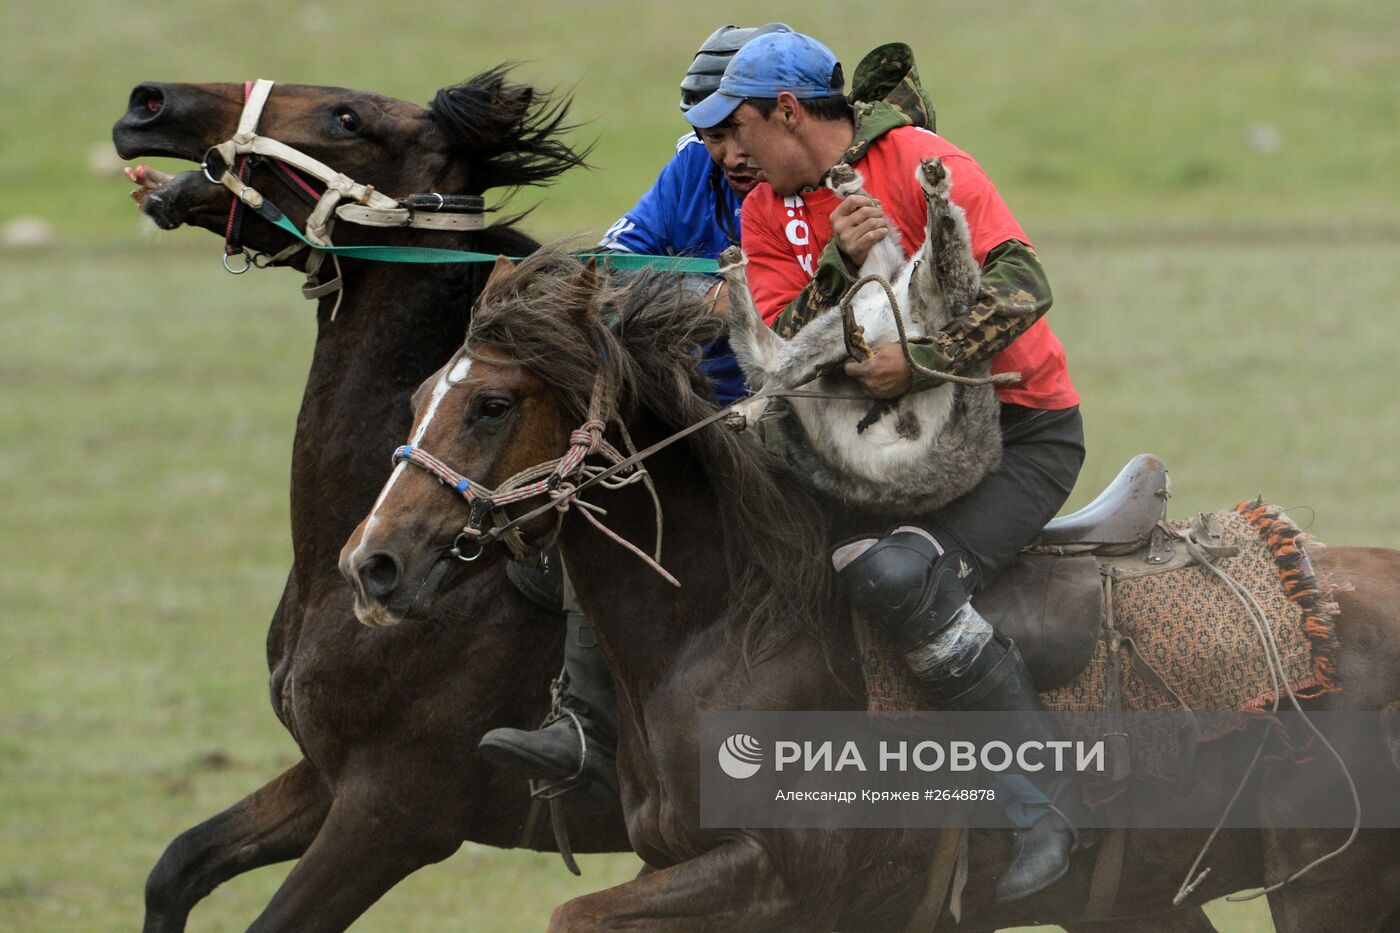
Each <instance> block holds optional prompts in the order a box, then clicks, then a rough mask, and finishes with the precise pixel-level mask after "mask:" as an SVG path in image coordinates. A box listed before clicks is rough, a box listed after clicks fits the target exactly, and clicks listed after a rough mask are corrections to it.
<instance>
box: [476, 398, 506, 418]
mask: <svg viewBox="0 0 1400 933" xmlns="http://www.w3.org/2000/svg"><path fill="white" fill-rule="evenodd" d="M508 411H510V403H509V402H506V401H503V400H501V399H498V398H493V399H487V400H486V401H484V402H482V403H481V408H480V409H478V410H477V415H479V416H480V417H482V418H493V419H494V418H504V417H505V414H506V412H508Z"/></svg>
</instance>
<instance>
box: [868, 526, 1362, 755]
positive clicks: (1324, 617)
mask: <svg viewBox="0 0 1400 933" xmlns="http://www.w3.org/2000/svg"><path fill="white" fill-rule="evenodd" d="M1217 523H1218V527H1219V529H1220V532H1221V534H1220V540H1221V543H1222V544H1223V545H1226V546H1229V547H1233V548H1236V549H1237V551H1238V553H1237V554H1235V556H1232V557H1221V558H1219V559H1218V560H1217V565H1218V566H1219V567H1220V569H1222V570H1223V571H1225V572H1226V573H1228V574H1229V575H1230V576H1231V577H1232V578H1234V579H1235V580H1236V581H1237V582H1238V583H1239V584H1241V585H1242V586H1243V587H1244V589H1245V590H1246V591H1248V592H1249V593H1250V594H1251V595H1252V596H1253V598H1254V599H1255V600H1256V601H1257V602H1258V604H1259V605H1260V607H1261V608H1262V609H1263V610H1264V613H1265V615H1266V617H1267V619H1268V623H1269V627H1270V628H1271V629H1272V632H1273V637H1274V640H1275V641H1276V642H1277V644H1278V648H1279V653H1280V655H1281V658H1282V661H1283V670H1284V671H1286V673H1287V676H1288V682H1289V684H1290V686H1292V688H1293V690H1294V692H1295V693H1296V694H1297V695H1298V696H1300V697H1302V696H1319V695H1321V694H1324V693H1330V692H1334V691H1337V690H1339V689H1340V684H1339V683H1338V679H1337V676H1336V672H1335V671H1334V669H1333V653H1334V651H1335V649H1336V638H1335V635H1334V634H1333V624H1334V621H1335V617H1336V614H1337V611H1338V610H1337V606H1336V604H1335V603H1334V602H1333V601H1332V599H1331V595H1330V591H1329V590H1328V589H1327V588H1325V587H1324V586H1323V585H1322V584H1321V583H1319V581H1318V579H1317V577H1316V575H1315V574H1314V573H1313V570H1312V567H1311V565H1310V563H1309V561H1308V556H1307V550H1306V547H1307V544H1308V542H1307V540H1306V536H1305V535H1303V533H1302V532H1301V530H1300V529H1299V528H1298V526H1297V525H1295V524H1294V523H1293V522H1292V520H1291V519H1289V518H1288V516H1287V515H1285V514H1284V513H1283V512H1282V511H1281V510H1279V509H1276V508H1273V507H1270V506H1267V505H1265V504H1264V503H1263V502H1262V501H1260V500H1255V501H1253V502H1242V503H1240V504H1239V505H1237V506H1236V507H1235V508H1234V509H1230V510H1225V511H1220V512H1217V513H1215V514H1214V516H1213V523H1212V524H1217ZM1189 525H1190V521H1189V520H1183V521H1177V522H1173V523H1171V524H1170V526H1169V527H1171V528H1172V529H1173V531H1175V532H1178V533H1181V532H1184V531H1185V530H1186V529H1187V528H1188V526H1189ZM1314 546H1316V545H1314ZM1124 564H1125V562H1124V559H1122V558H1112V559H1104V560H1102V561H1101V571H1102V572H1103V573H1104V574H1105V575H1106V576H1108V575H1112V576H1114V577H1115V579H1114V580H1113V583H1112V596H1113V599H1112V606H1113V625H1114V627H1115V629H1116V631H1117V634H1118V635H1119V636H1121V637H1122V638H1123V639H1125V640H1127V639H1131V643H1132V645H1134V646H1135V647H1136V650H1137V652H1138V653H1139V655H1140V656H1141V658H1142V660H1144V661H1146V662H1147V664H1148V665H1150V666H1151V668H1152V669H1154V670H1155V671H1156V672H1157V674H1158V675H1160V677H1161V680H1162V681H1163V682H1164V683H1165V685H1166V686H1168V687H1169V688H1170V689H1171V691H1172V692H1173V693H1175V694H1176V696H1177V697H1179V698H1180V700H1181V701H1182V702H1183V703H1184V704H1185V705H1186V706H1187V707H1189V708H1190V709H1191V710H1194V711H1196V712H1204V711H1241V712H1251V711H1258V710H1262V709H1264V708H1266V707H1268V706H1269V705H1271V703H1272V701H1273V680H1272V678H1271V675H1270V673H1269V665H1268V662H1267V660H1266V658H1265V655H1264V652H1263V648H1262V645H1261V644H1260V639H1259V634H1258V631H1257V630H1256V628H1255V625H1254V622H1253V621H1252V620H1251V618H1250V615H1249V613H1248V612H1247V610H1246V609H1245V608H1244V606H1243V605H1241V603H1240V600H1239V599H1238V598H1237V597H1236V596H1235V595H1233V594H1232V593H1231V592H1230V590H1229V588H1228V586H1227V585H1226V584H1225V583H1224V582H1223V581H1221V580H1220V579H1219V578H1217V577H1216V576H1215V575H1214V574H1212V573H1210V572H1209V571H1208V570H1207V569H1205V568H1203V567H1201V566H1200V565H1198V564H1195V563H1190V564H1186V565H1185V566H1176V567H1174V568H1173V569H1165V570H1153V569H1150V568H1148V567H1147V565H1146V564H1145V563H1144V564H1143V565H1142V566H1143V568H1144V569H1143V571H1142V572H1141V573H1140V574H1133V573H1128V574H1123V573H1118V572H1115V568H1121V567H1123V566H1124ZM855 626H856V635H857V641H858V642H859V644H860V646H861V652H862V660H863V664H864V670H865V680H866V692H867V699H868V709H869V711H870V712H872V713H886V714H887V713H894V712H902V711H909V710H920V709H924V710H927V709H936V708H937V706H936V703H935V702H934V701H933V699H932V697H931V696H930V694H929V692H928V689H927V687H926V685H924V684H923V683H922V682H920V681H919V680H917V679H916V678H914V677H913V675H912V674H910V672H909V669H908V667H907V665H906V664H905V663H904V659H903V657H902V656H901V655H900V653H899V652H898V650H897V649H895V648H894V647H893V646H892V645H891V644H889V643H888V642H887V641H886V640H885V638H884V636H883V635H882V633H880V632H879V631H876V630H874V629H872V628H871V627H869V626H868V625H867V624H866V623H865V622H864V621H863V620H861V619H859V618H857V619H856V621H855ZM1107 636H1108V632H1107V630H1105V637H1102V638H1100V639H1099V642H1098V644H1097V646H1096V647H1095V650H1094V653H1093V656H1092V658H1091V660H1090V662H1089V664H1088V666H1087V667H1085V668H1084V670H1083V671H1081V672H1080V674H1079V676H1078V677H1076V678H1075V679H1074V680H1072V681H1070V682H1069V683H1068V684H1066V685H1064V686H1062V687H1059V688H1057V689H1055V690H1051V691H1048V692H1045V693H1042V694H1041V699H1042V700H1043V701H1044V703H1045V705H1046V708H1048V709H1051V710H1056V711H1064V712H1071V713H1086V714H1097V713H1102V712H1103V711H1104V710H1105V708H1106V696H1107V692H1108V682H1107V678H1108V676H1109V673H1110V670H1111V669H1112V667H1113V666H1112V665H1110V663H1109V652H1110V648H1109V638H1108V637H1107ZM1120 650H1122V651H1124V652H1125V655H1124V656H1123V658H1122V661H1121V664H1120V665H1118V667H1119V677H1120V683H1121V690H1122V694H1121V704H1122V708H1123V710H1124V711H1125V712H1129V713H1131V712H1154V711H1161V712H1169V711H1173V710H1178V709H1180V706H1179V705H1178V703H1177V701H1176V699H1174V698H1173V697H1172V696H1171V694H1169V693H1167V692H1164V691H1163V690H1162V689H1161V687H1160V685H1158V684H1156V683H1154V682H1153V678H1152V677H1151V676H1145V675H1144V672H1143V670H1142V668H1141V667H1140V665H1138V664H1137V663H1135V662H1134V660H1133V659H1132V658H1130V657H1128V656H1127V655H1126V651H1127V649H1126V648H1122V649H1120ZM1089 718H1096V717H1089ZM1086 721H1088V719H1086ZM1230 721H1231V719H1230V718H1226V719H1223V720H1222V719H1221V718H1220V717H1213V718H1212V722H1213V724H1214V726H1213V728H1211V729H1205V730H1203V731H1202V732H1201V733H1200V734H1198V740H1199V741H1208V740H1210V739H1212V738H1218V737H1219V736H1221V735H1223V734H1224V733H1225V732H1227V731H1229V728H1230V726H1229V725H1222V723H1229V722H1230ZM1083 737H1084V738H1097V737H1098V736H1088V735H1085V736H1083ZM1172 742H1174V739H1173V740H1170V741H1167V742H1164V741H1158V740H1157V737H1137V736H1135V737H1133V740H1132V741H1131V743H1130V744H1131V756H1130V760H1131V762H1132V766H1133V768H1134V770H1137V771H1139V773H1141V772H1143V771H1146V772H1148V773H1150V774H1153V775H1156V776H1160V777H1166V776H1168V775H1170V774H1171V772H1172V768H1173V765H1174V762H1175V759H1176V755H1175V748H1174V745H1173V746H1172V747H1171V748H1165V747H1163V746H1164V744H1171V743H1172Z"/></svg>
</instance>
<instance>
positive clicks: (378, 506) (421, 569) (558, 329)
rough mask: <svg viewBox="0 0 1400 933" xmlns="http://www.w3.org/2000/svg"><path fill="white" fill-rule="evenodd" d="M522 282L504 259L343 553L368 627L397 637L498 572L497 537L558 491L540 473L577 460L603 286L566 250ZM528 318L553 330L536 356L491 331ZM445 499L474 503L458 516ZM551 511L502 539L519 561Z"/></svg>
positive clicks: (541, 258) (426, 390)
mask: <svg viewBox="0 0 1400 933" xmlns="http://www.w3.org/2000/svg"><path fill="white" fill-rule="evenodd" d="M521 269H522V270H523V271H520V272H517V271H516V267H515V266H513V265H512V264H511V263H510V262H509V261H508V260H506V259H504V258H501V259H498V260H497V264H496V268H495V269H494V270H493V272H492V275H491V279H490V281H489V282H488V283H487V286H486V289H485V290H484V291H483V293H482V297H481V301H480V303H479V304H478V306H477V308H476V309H475V311H474V314H473V322H474V324H473V328H472V332H471V333H469V335H468V338H467V342H466V344H465V345H464V346H463V347H462V349H461V350H459V351H458V352H457V354H455V355H454V356H453V358H452V359H450V360H448V362H447V363H446V365H444V366H443V367H442V368H441V369H439V370H438V371H437V372H436V373H434V374H433V375H432V376H430V377H429V378H428V379H427V381H425V382H424V383H423V384H422V386H420V387H419V389H418V391H417V392H416V393H415V394H414V396H413V407H414V421H413V427H412V428H411V430H410V435H409V438H408V440H407V442H406V444H405V445H404V446H403V447H401V448H400V449H399V451H398V452H397V453H396V454H395V460H396V465H395V468H394V471H393V473H392V474H391V475H390V477H389V480H388V482H387V483H386V484H385V486H384V488H383V490H382V491H381V493H380V495H379V498H378V500H377V501H376V502H375V504H374V508H373V509H371V510H370V513H369V515H368V516H366V518H365V519H364V521H362V522H361V523H360V525H359V526H358V527H357V528H356V529H355V531H354V533H353V534H352V535H351V537H350V539H349V541H348V542H347V543H346V545H345V547H344V549H343V550H342V552H341V557H340V569H341V573H342V574H343V575H344V576H345V578H346V579H347V580H348V581H349V582H350V585H351V586H352V587H353V588H354V590H355V611H356V615H357V616H358V617H359V619H360V621H362V622H364V623H366V624H370V625H393V624H396V623H398V622H400V621H402V620H403V619H404V618H405V617H406V616H408V615H409V614H410V612H411V611H413V610H423V609H426V608H427V606H428V605H429V604H430V603H431V601H432V600H433V598H434V597H435V596H436V595H437V593H438V592H439V591H440V590H442V589H443V587H444V585H451V586H455V585H457V584H459V583H460V582H461V581H462V580H465V579H468V578H470V577H471V576H473V575H474V574H475V573H477V572H479V570H480V569H482V568H484V567H487V566H490V565H491V564H492V563H494V562H495V561H496V560H498V559H500V558H501V557H502V556H503V552H504V551H505V550H506V548H503V547H498V546H494V543H495V540H496V538H495V536H494V534H493V532H494V531H495V530H496V529H498V528H499V527H500V526H501V525H503V524H505V523H507V522H509V521H511V517H512V516H515V515H519V514H521V513H522V512H525V511H528V510H530V509H531V508H534V507H538V506H539V505H540V504H541V503H547V502H549V501H550V498H549V496H550V492H552V491H557V490H559V489H560V488H561V487H560V482H559V481H551V480H550V479H549V475H548V473H549V471H548V469H546V470H545V471H544V472H543V473H542V474H541V475H540V476H534V475H533V473H531V472H530V471H531V468H532V467H537V466H539V465H541V464H545V465H546V466H547V467H549V466H552V465H553V464H554V461H556V460H557V459H558V458H560V456H561V454H563V453H565V452H566V450H567V449H568V447H569V442H570V429H571V428H573V427H576V426H577V425H578V424H581V423H583V421H582V418H583V417H585V416H581V415H580V412H579V408H578V401H577V400H578V398H579V395H578V392H579V387H580V386H582V385H583V384H585V383H586V384H589V385H592V384H593V383H594V382H595V381H596V378H595V377H596V373H595V364H596V363H597V356H596V355H595V354H593V353H592V352H591V350H590V349H589V344H588V343H587V342H586V341H587V338H586V336H585V333H584V331H583V330H582V329H581V328H582V327H583V326H585V324H584V322H585V321H586V320H587V317H586V315H587V309H588V307H589V305H590V296H591V295H592V293H593V290H594V288H595V287H596V284H597V273H596V271H595V270H594V269H593V267H592V266H581V265H580V264H579V263H578V262H577V261H576V260H574V259H573V258H572V257H570V256H569V255H568V254H567V253H566V252H564V251H562V250H560V249H557V248H555V249H547V250H545V251H543V252H542V253H541V254H537V255H536V256H535V257H532V258H531V259H529V260H526V262H525V263H524V264H523V265H522V267H521ZM562 308H574V309H581V311H582V314H580V315H578V316H575V315H571V314H569V313H559V310H558V309H562ZM528 316H535V317H536V318H538V319H540V320H541V321H544V320H546V319H547V325H546V326H545V327H544V328H542V329H540V330H539V331H538V333H540V334H541V335H543V336H544V339H543V340H541V341H540V342H539V343H537V344H530V343H528V342H522V341H516V340H512V338H511V337H510V335H509V334H505V333H498V332H493V331H492V328H491V321H493V320H497V321H499V320H501V319H505V318H520V317H528ZM476 322H484V323H483V325H482V326H477V325H476ZM551 343H552V344H554V346H550V345H549V344H551ZM561 348H563V349H562V350H561ZM570 351H572V353H571V352H570ZM521 360H526V361H529V364H528V365H526V364H525V363H522V362H521ZM542 371H547V372H548V373H549V374H550V378H549V379H548V380H545V379H544V378H542V377H541V375H540V374H539V373H540V372H542ZM565 386H569V387H572V389H573V391H572V392H570V391H568V390H566V389H565V388H564V387H565ZM571 400H572V402H571ZM584 407H586V402H585V403H584ZM415 466H417V467H421V468H422V469H414V467H415ZM522 476H523V477H525V478H524V480H522V481H521V482H513V481H512V480H513V479H519V478H521V477H522ZM444 486H446V487H447V488H446V490H444V488H443V487H444ZM444 492H447V493H450V494H452V495H454V497H457V498H459V499H461V500H464V501H461V502H460V503H459V504H458V505H456V506H454V505H453V504H452V503H451V502H449V501H447V499H446V497H445V496H444ZM545 512H546V513H545V514H540V515H536V516H534V517H533V518H530V519H529V520H527V521H524V522H522V523H521V524H519V525H517V526H514V527H513V529H512V532H511V534H510V535H509V536H508V537H506V538H505V539H504V543H506V544H507V545H508V546H509V547H510V549H511V550H514V551H516V553H517V556H523V555H525V554H527V553H529V554H533V553H534V552H535V551H536V550H537V546H538V545H539V544H540V542H542V541H545V540H546V539H548V538H549V537H550V535H551V532H552V531H553V530H554V529H555V527H556V524H557V521H558V514H557V513H555V512H554V510H552V509H547V510H545Z"/></svg>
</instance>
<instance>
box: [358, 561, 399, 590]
mask: <svg viewBox="0 0 1400 933" xmlns="http://www.w3.org/2000/svg"><path fill="white" fill-rule="evenodd" d="M399 576H400V573H399V562H398V561H397V560H395V559H394V557H393V555H390V554H384V553H379V554H371V555H370V556H369V557H366V558H365V561H364V563H362V564H361V565H360V579H361V580H363V581H364V583H365V590H366V591H367V592H368V593H369V595H371V596H373V597H374V598H375V599H384V598H385V597H386V596H388V595H390V594H391V593H393V592H394V590H396V589H398V586H399Z"/></svg>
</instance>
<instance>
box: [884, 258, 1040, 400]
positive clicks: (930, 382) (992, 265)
mask: <svg viewBox="0 0 1400 933" xmlns="http://www.w3.org/2000/svg"><path fill="white" fill-rule="evenodd" d="M1053 300H1054V299H1053V297H1052V296H1051V294H1050V282H1049V280H1048V279H1046V277H1045V270H1044V269H1043V268H1042V267H1041V265H1040V260H1039V258H1037V257H1036V254H1035V250H1034V249H1032V248H1031V247H1029V246H1027V245H1026V244H1024V243H1021V242H1018V241H1016V240H1007V241H1006V242H1005V243H1002V244H1001V245H1000V246H997V247H996V248H995V249H993V250H992V251H991V252H990V253H988V254H987V261H986V262H985V263H984V264H983V266H982V287H981V290H980V291H979V292H978V294H977V298H976V300H975V301H973V303H972V307H971V308H970V309H969V310H968V313H967V314H965V315H961V316H959V317H957V318H954V319H953V320H952V322H951V323H949V324H948V326H947V327H945V328H943V330H941V331H939V332H938V333H936V334H933V335H932V337H931V340H932V342H931V343H926V344H914V345H911V346H910V347H909V353H910V355H911V356H912V357H913V358H914V361H915V362H917V363H918V364H919V365H920V366H924V367H926V368H928V369H937V370H942V371H944V372H952V373H961V372H963V371H965V370H967V369H970V368H971V367H973V366H975V365H977V364H978V363H982V362H985V361H987V360H989V359H991V358H992V357H994V356H996V355H997V354H998V353H1000V352H1001V351H1002V350H1005V349H1006V348H1007V347H1009V346H1010V345H1011V342H1012V341H1013V340H1015V339H1016V338H1017V337H1019V336H1021V334H1023V333H1025V332H1026V330H1028V329H1029V328H1030V326H1031V325H1032V324H1034V323H1035V322H1036V321H1038V320H1040V318H1041V316H1042V315H1043V314H1045V312H1046V311H1048V310H1050V303H1051V302H1052V301H1053ZM940 382H941V380H939V379H936V378H934V377H932V376H928V375H924V374H922V373H919V372H917V371H915V373H914V382H913V386H912V387H911V388H910V391H911V392H918V391H920V390H922V389H931V388H933V387H934V386H936V385H939V384H940Z"/></svg>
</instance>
